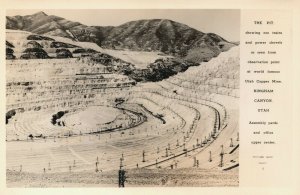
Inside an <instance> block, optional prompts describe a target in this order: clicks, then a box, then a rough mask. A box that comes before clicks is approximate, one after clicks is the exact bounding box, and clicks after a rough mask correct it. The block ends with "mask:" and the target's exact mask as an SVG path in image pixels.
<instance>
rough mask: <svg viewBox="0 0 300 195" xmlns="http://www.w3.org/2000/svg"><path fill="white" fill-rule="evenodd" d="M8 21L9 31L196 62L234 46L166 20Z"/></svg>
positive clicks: (40, 18) (37, 16) (52, 18)
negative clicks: (103, 23)
mask: <svg viewBox="0 0 300 195" xmlns="http://www.w3.org/2000/svg"><path fill="white" fill-rule="evenodd" d="M6 19H7V21H6V28H7V29H15V30H24V31H29V32H32V33H36V34H40V35H54V36H61V37H67V38H71V39H73V40H76V41H85V42H94V43H96V44H98V45H99V46H101V47H102V48H108V49H130V50H135V51H162V52H164V53H167V54H171V55H174V56H179V57H182V58H185V59H186V60H189V61H194V62H201V61H208V60H209V59H211V58H212V57H215V56H217V55H218V54H219V53H221V52H222V51H227V50H228V49H230V48H231V47H232V46H234V45H235V44H234V43H231V42H229V41H226V40H225V39H223V38H222V37H220V36H218V35H216V34H213V33H203V32H201V31H198V30H196V29H194V28H191V27H189V26H187V25H185V24H181V23H178V22H175V21H172V20H165V19H151V20H137V21H131V22H127V23H125V24H122V25H120V26H116V27H112V26H108V27H102V26H86V25H83V24H80V23H78V22H72V21H69V20H66V19H64V18H61V17H58V16H49V15H47V14H45V13H44V12H38V13H36V14H33V15H27V16H12V17H10V16H7V17H6Z"/></svg>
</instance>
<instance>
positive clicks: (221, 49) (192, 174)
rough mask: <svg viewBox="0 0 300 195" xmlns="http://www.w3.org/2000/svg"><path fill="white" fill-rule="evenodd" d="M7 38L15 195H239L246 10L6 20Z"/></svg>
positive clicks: (82, 13) (17, 13) (35, 15)
mask: <svg viewBox="0 0 300 195" xmlns="http://www.w3.org/2000/svg"><path fill="white" fill-rule="evenodd" d="M3 28H4V27H3ZM5 34H6V37H5V40H6V73H5V77H6V78H5V80H6V84H5V87H6V111H5V112H6V119H5V128H6V130H5V131H6V139H5V146H6V186H7V187H8V188H11V187H12V188H15V187H17V188H25V187H26V188H27V187H34V188H41V187H42V188H52V187H54V188H58V187H59V188H60V187H115V188H119V187H125V188H126V187H227V186H228V187H238V186H239V146H240V145H239V142H240V137H239V115H240V113H239V110H240V108H239V106H240V104H239V99H240V49H239V45H240V10H239V9H86V10H85V9H81V10H79V9H55V10H54V9H53V10H51V9H49V10H29V9H24V10H21V9H15V10H13V9H10V10H6V30H5Z"/></svg>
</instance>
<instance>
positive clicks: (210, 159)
mask: <svg viewBox="0 0 300 195" xmlns="http://www.w3.org/2000/svg"><path fill="white" fill-rule="evenodd" d="M211 161H212V158H211V151H209V158H208V162H211Z"/></svg>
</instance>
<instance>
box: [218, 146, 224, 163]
mask: <svg viewBox="0 0 300 195" xmlns="http://www.w3.org/2000/svg"><path fill="white" fill-rule="evenodd" d="M223 156H224V150H223V145H221V153H220V157H221V159H220V164H219V166H220V167H223Z"/></svg>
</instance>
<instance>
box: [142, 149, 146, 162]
mask: <svg viewBox="0 0 300 195" xmlns="http://www.w3.org/2000/svg"><path fill="white" fill-rule="evenodd" d="M142 162H146V160H145V150H143V161H142Z"/></svg>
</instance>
